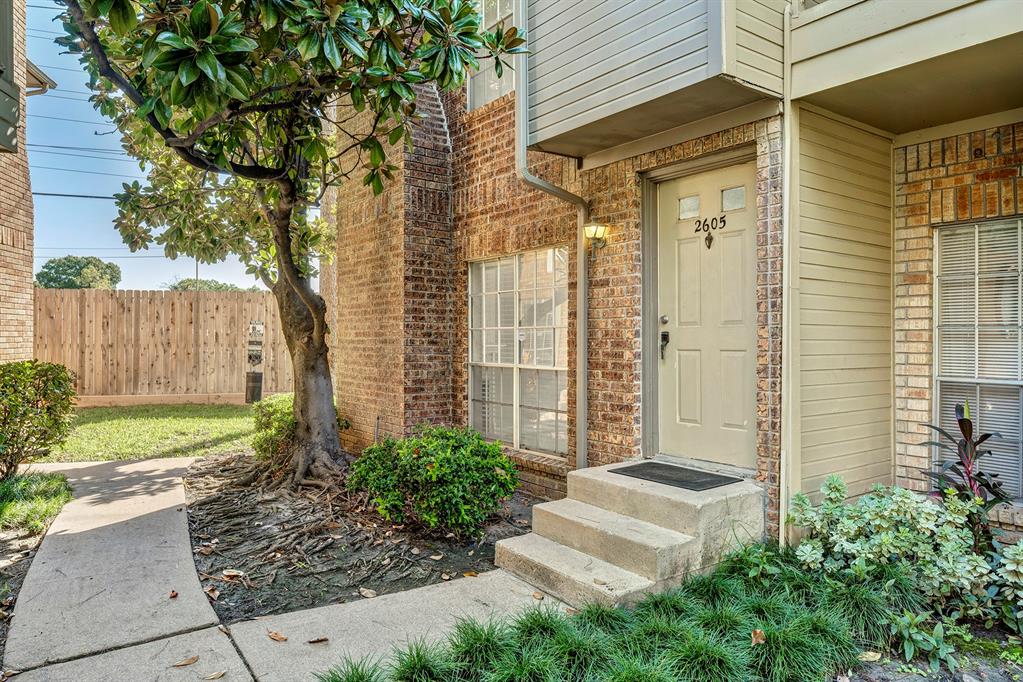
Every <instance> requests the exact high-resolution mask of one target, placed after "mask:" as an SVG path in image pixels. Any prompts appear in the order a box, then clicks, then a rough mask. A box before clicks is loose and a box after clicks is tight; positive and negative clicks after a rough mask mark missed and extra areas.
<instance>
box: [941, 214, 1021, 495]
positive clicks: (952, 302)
mask: <svg viewBox="0 0 1023 682" xmlns="http://www.w3.org/2000/svg"><path fill="white" fill-rule="evenodd" d="M935 238H936V245H935V248H936V251H937V255H936V269H937V274H936V278H935V286H936V298H937V301H936V311H935V313H936V314H935V317H936V327H937V328H936V334H935V340H936V344H937V345H936V348H935V363H936V367H937V368H936V374H937V392H938V396H937V401H936V403H937V410H938V415H937V421H938V424H939V425H940V426H942V427H943V428H945V429H946V430H948V431H949V433H952V434H958V433H959V428H958V426H957V424H956V420H955V406H956V404H957V403H965V402H967V401H969V404H970V411H971V416H972V417H973V420H974V423H975V430H976V429H979V430H980V431H981V432H983V431H997V432H999V433H1000V434H1001V435H1002V438H1000V439H995V438H992V439H991V440H989V441H987V443H986V445H990V449H991V451H992V453H991V454H990V455H988V456H987V457H985V459H983V460H982V465H983V468H984V469H985V470H986V471H989V472H991V473H996V474H998V477H999V479H1000V480H1002V481H1003V482H1004V483H1005V488H1006V490H1007V491H1008V492H1009V494H1010V495H1012V496H1014V497H1016V498H1020V497H1023V433H1021V431H1023V360H1021V358H1023V322H1021V309H1023V275H1021V270H1023V220H1011V221H999V222H989V223H980V224H977V225H958V226H954V227H943V228H939V229H938V230H937V234H936V237H935ZM937 456H940V457H942V458H947V457H949V456H951V453H947V452H945V451H939V452H938V453H937Z"/></svg>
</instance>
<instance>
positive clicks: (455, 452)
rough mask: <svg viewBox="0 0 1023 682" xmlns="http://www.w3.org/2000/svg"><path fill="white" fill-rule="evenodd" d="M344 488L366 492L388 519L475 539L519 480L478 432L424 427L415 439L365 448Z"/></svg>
mask: <svg viewBox="0 0 1023 682" xmlns="http://www.w3.org/2000/svg"><path fill="white" fill-rule="evenodd" d="M348 487H349V488H350V489H351V490H355V491H361V492H366V493H368V494H369V497H370V500H371V502H372V504H373V505H374V506H375V507H376V508H377V511H378V512H380V515H381V516H383V517H384V518H386V519H388V520H389V521H394V522H398V523H401V522H404V521H413V522H416V523H419V524H422V525H423V526H425V527H427V528H431V529H433V528H436V529H439V530H444V531H448V532H452V533H455V534H458V535H476V534H478V533H479V532H480V529H481V528H482V526H483V523H484V522H485V521H486V520H487V518H488V517H490V516H491V515H492V514H494V513H495V512H496V511H497V510H498V509H499V508H500V504H501V500H503V499H505V498H506V497H508V496H510V495H511V494H512V493H513V492H515V489H516V488H517V487H518V476H517V474H516V472H515V467H514V465H513V464H512V462H511V460H510V459H508V457H507V456H506V455H505V454H504V453H503V452H502V451H501V446H500V445H499V444H497V443H489V442H487V441H485V440H484V439H483V437H482V436H480V434H479V433H477V432H476V431H473V430H472V429H460V428H452V427H446V426H423V427H421V428H420V429H419V431H418V432H417V433H416V435H414V436H411V437H408V438H402V439H400V440H395V439H391V438H388V439H386V440H384V441H383V442H381V443H377V444H375V445H371V446H370V447H368V448H366V450H365V451H364V452H363V454H362V456H361V457H360V458H359V459H358V460H356V461H355V463H354V464H352V467H351V472H350V475H349V477H348Z"/></svg>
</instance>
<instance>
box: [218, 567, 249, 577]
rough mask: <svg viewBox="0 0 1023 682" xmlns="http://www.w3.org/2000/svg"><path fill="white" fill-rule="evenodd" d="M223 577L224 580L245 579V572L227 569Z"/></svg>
mask: <svg viewBox="0 0 1023 682" xmlns="http://www.w3.org/2000/svg"><path fill="white" fill-rule="evenodd" d="M222 575H223V576H224V580H234V579H235V578H244V577H245V571H238V570H236V569H233V568H225V569H224V571H223V573H222Z"/></svg>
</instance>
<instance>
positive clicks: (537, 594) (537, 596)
mask: <svg viewBox="0 0 1023 682" xmlns="http://www.w3.org/2000/svg"><path fill="white" fill-rule="evenodd" d="M533 599H535V600H537V601H543V592H534V593H533Z"/></svg>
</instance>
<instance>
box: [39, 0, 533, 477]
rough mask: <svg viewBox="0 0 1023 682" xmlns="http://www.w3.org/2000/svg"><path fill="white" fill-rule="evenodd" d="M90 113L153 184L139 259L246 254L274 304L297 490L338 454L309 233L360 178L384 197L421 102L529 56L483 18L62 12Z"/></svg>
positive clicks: (452, 13) (143, 199) (401, 4)
mask: <svg viewBox="0 0 1023 682" xmlns="http://www.w3.org/2000/svg"><path fill="white" fill-rule="evenodd" d="M58 1H59V2H61V3H62V4H63V5H64V7H65V8H66V11H65V13H64V15H63V17H62V18H63V21H64V26H65V30H66V32H67V34H68V35H67V36H66V37H63V38H61V39H59V42H61V44H63V45H65V46H66V47H67V48H68V49H69V50H71V51H72V52H76V53H78V54H80V56H81V61H82V64H83V65H84V66H85V68H86V70H87V71H88V73H89V74H90V76H91V78H90V86H91V88H92V89H93V90H94V91H95V92H96V94H95V96H94V97H93V98H92V99H93V101H94V102H95V105H96V106H97V108H98V109H99V110H100V111H101V112H102V113H104V114H105V115H107V116H109V117H110V118H111V119H112V120H113V121H114V122H115V123H116V124H117V126H118V128H119V129H120V130H121V132H122V133H123V143H124V145H125V148H126V150H127V151H128V152H129V153H130V154H132V155H133V156H134V157H136V158H137V159H139V161H140V168H141V169H142V170H144V171H145V172H146V173H147V183H145V184H139V183H134V184H127V185H125V186H124V191H123V192H122V193H119V194H118V195H116V199H117V202H118V208H119V214H118V217H117V221H116V223H117V227H118V229H119V230H120V232H121V235H122V237H123V238H124V240H125V242H126V243H127V244H128V245H129V246H130V247H131V249H132V250H137V249H145V248H148V247H149V246H151V245H153V244H156V245H159V246H161V247H162V248H163V249H164V251H165V253H166V254H167V255H168V256H169V257H171V258H174V257H176V256H177V255H178V254H184V255H188V256H191V257H195V258H198V259H199V260H201V261H205V262H215V261H219V260H222V259H223V258H225V257H226V256H227V255H228V254H235V255H236V256H238V257H239V258H240V259H241V260H242V261H243V262H244V263H245V264H246V266H247V267H248V270H249V272H250V273H251V274H253V275H254V276H256V277H259V278H260V279H261V280H262V281H263V282H264V283H265V284H266V286H267V287H269V288H270V290H271V291H272V292H273V294H274V297H275V298H276V300H277V305H278V308H279V310H280V317H281V324H282V326H283V332H284V337H285V339H286V341H287V344H288V350H289V352H290V354H291V359H292V363H293V365H294V375H295V385H294V391H295V400H294V411H295V419H296V422H297V425H298V426H297V431H296V435H295V441H294V442H295V447H294V448H293V451H292V452H291V456H290V459H289V460H288V462H289V467H290V469H288V470H287V471H286V473H287V476H286V477H281V478H280V480H287V481H289V482H290V484H291V485H295V486H297V485H302V484H305V483H310V484H314V485H323V484H324V481H325V480H328V479H329V478H330V477H331V476H333V475H334V474H335V473H337V471H338V469H339V467H340V461H341V451H340V444H339V440H338V430H337V429H338V422H337V418H336V415H335V410H334V395H333V387H332V382H331V375H330V369H329V366H328V361H327V343H326V335H327V333H328V331H329V330H328V328H327V324H326V321H325V304H324V301H323V299H322V298H321V297H320V296H319V295H318V294H317V293H316V292H315V291H314V290H313V288H312V287H311V286H310V278H311V277H312V276H314V275H315V274H316V273H315V269H314V268H315V265H314V264H315V262H316V258H317V257H322V256H325V255H327V254H328V253H329V249H330V240H329V236H328V234H327V231H326V230H325V229H324V226H323V225H322V224H321V223H320V222H319V221H318V220H316V219H314V217H313V216H312V215H311V211H310V209H311V208H312V207H314V206H316V205H317V203H318V201H319V199H320V198H321V197H322V196H323V193H324V192H325V191H326V189H327V188H328V187H330V186H331V185H333V184H336V183H338V182H340V181H342V180H344V179H347V178H349V177H353V176H355V177H358V178H361V180H362V181H363V182H364V183H365V184H367V185H369V186H371V187H372V188H373V191H374V192H376V193H379V192H381V191H382V190H383V187H384V183H385V182H386V181H388V180H389V179H391V175H392V171H393V170H394V169H395V167H394V166H393V165H391V164H389V163H388V150H389V149H390V148H392V146H394V145H398V144H399V143H401V142H404V143H405V144H411V140H412V136H411V127H412V126H413V125H414V124H415V121H416V119H417V114H416V90H417V86H421V85H422V84H430V83H433V84H436V86H437V87H439V88H441V89H453V88H457V87H459V86H461V85H462V84H463V83H464V81H465V78H466V76H467V74H468V71H469V70H470V69H475V68H478V66H479V63H478V59H480V58H486V59H494V60H496V64H495V67H496V70H497V71H498V73H500V72H501V70H502V69H503V68H504V67H505V66H506V65H505V64H504V62H503V61H502V60H503V58H504V57H505V56H506V55H508V54H512V53H517V52H521V51H523V50H524V45H523V43H524V41H523V39H522V38H521V37H520V36H519V35H518V33H517V31H516V29H515V28H513V27H509V28H507V29H506V28H505V27H503V26H498V27H497V29H496V30H495V31H493V32H489V31H485V30H481V28H480V17H479V14H478V12H477V9H476V6H475V3H474V2H472V0H347V1H341V0H58Z"/></svg>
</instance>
